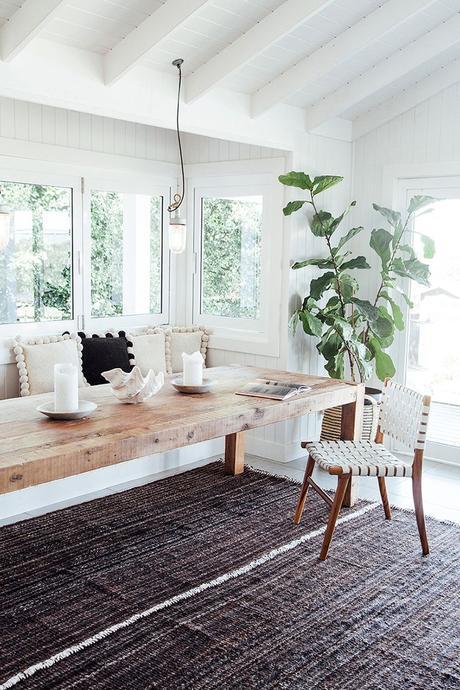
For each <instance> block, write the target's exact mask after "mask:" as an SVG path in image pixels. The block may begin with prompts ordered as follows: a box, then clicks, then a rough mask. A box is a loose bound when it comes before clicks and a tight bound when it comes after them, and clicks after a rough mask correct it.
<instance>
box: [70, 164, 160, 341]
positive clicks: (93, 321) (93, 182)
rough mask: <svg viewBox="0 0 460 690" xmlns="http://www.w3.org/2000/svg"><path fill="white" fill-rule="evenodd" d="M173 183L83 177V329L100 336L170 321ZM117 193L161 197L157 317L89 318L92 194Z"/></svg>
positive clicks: (134, 177) (131, 177) (117, 176)
mask: <svg viewBox="0 0 460 690" xmlns="http://www.w3.org/2000/svg"><path fill="white" fill-rule="evenodd" d="M172 182H173V181H172V180H168V181H164V180H159V179H158V178H157V177H149V176H146V175H142V176H140V175H132V174H131V175H129V177H128V176H126V175H125V174H115V173H114V174H101V175H94V174H92V175H88V176H86V177H85V178H84V193H83V246H84V252H85V253H84V256H85V266H84V269H83V295H84V297H83V301H84V309H83V314H84V330H85V331H88V332H89V331H91V332H94V333H99V332H102V331H104V330H107V329H110V328H113V327H114V326H117V327H119V328H121V329H129V328H137V327H139V326H156V325H159V324H166V323H169V318H170V293H169V283H170V252H169V247H168V222H169V214H168V210H167V207H168V203H169V199H170V197H171V186H172ZM93 190H94V191H96V190H97V191H107V192H118V193H121V194H123V193H125V194H146V195H149V196H161V197H163V227H162V281H161V312H160V313H159V314H150V313H148V314H133V315H123V314H120V315H117V316H109V317H93V316H92V315H91V192H92V191H93Z"/></svg>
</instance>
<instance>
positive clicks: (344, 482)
mask: <svg viewBox="0 0 460 690" xmlns="http://www.w3.org/2000/svg"><path fill="white" fill-rule="evenodd" d="M390 384H391V380H390V379H385V383H384V390H385V388H386V387H387V386H388V385H390ZM422 400H423V409H424V411H423V412H422V415H423V416H425V417H427V416H428V410H429V407H430V404H431V397H430V396H428V395H424V396H423V398H422ZM423 424H424V429H426V421H424V422H423ZM425 433H426V432H425V430H423V431H421V430H420V428H419V430H418V436H417V442H416V444H415V445H416V447H415V448H414V456H413V461H412V495H413V499H414V509H415V517H416V521H417V528H418V532H419V536H420V542H421V545H422V553H423V555H424V556H427V555H428V554H429V545H428V537H427V533H426V525H425V514H424V510H423V498H422V466H423V454H424V444H425ZM383 440H384V433H383V431H382V428H381V420H380V419H379V424H378V426H377V433H376V437H375V442H376V443H383ZM301 445H302V448H306V447H307V445H308V443H307V442H302V444H301ZM314 468H315V460H314V459H313V457H312V456H311V455H309V456H308V460H307V466H306V469H305V475H304V479H303V483H302V488H301V490H300V496H299V500H298V502H297V507H296V511H295V515H294V523H295V524H296V525H298V524H299V522H300V520H301V518H302V514H303V511H304V508H305V502H306V499H307V495H308V490H309V488H310V486H311V488H312V489H313V490H314V491H316V493H317V494H318V495H319V496H321V498H322V499H323V500H324V501H325V502H326V503H327V504H328V505H329V507H330V513H329V519H328V522H327V526H326V532H325V534H324V539H323V545H322V547H321V553H320V556H319V558H320V560H321V561H325V560H326V558H327V554H328V551H329V547H330V544H331V541H332V536H333V534H334V530H335V526H336V523H337V518H338V517H339V514H340V510H341V508H342V504H343V500H344V497H345V494H346V491H347V488H348V484H349V482H350V481H351V478H352V474H351V473H344V472H343V468H342V467H331V468H329V474H331V475H337V489H336V492H335V495H334V498H331V497H330V496H329V495H328V494H327V493H326V492H325V491H324V490H323V489H322V488H321V487H320V486H318V484H317V483H316V482H315V481H314V480H313V479H312V474H313V470H314ZM377 480H378V485H379V490H380V497H381V500H382V505H383V510H384V513H385V519H386V520H391V518H392V513H391V507H390V503H389V500H388V494H387V488H386V483H385V477H377Z"/></svg>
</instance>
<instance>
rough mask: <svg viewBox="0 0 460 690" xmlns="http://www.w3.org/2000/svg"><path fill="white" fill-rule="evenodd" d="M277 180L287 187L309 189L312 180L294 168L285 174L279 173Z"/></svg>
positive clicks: (311, 186) (311, 185)
mask: <svg viewBox="0 0 460 690" xmlns="http://www.w3.org/2000/svg"><path fill="white" fill-rule="evenodd" d="M278 180H279V181H280V182H281V184H284V185H286V186H287V187H298V188H299V189H309V190H311V189H312V188H313V182H312V180H311V179H310V176H309V175H306V174H305V173H303V172H295V171H294V170H291V172H288V173H286V174H285V175H280V176H279V177H278Z"/></svg>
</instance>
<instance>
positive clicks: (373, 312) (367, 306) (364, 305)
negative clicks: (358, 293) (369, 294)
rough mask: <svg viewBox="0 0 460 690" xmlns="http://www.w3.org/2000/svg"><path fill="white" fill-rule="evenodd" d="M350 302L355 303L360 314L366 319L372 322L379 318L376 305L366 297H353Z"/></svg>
mask: <svg viewBox="0 0 460 690" xmlns="http://www.w3.org/2000/svg"><path fill="white" fill-rule="evenodd" d="M350 302H351V303H352V304H354V305H355V307H356V309H357V310H358V312H359V313H360V314H361V316H364V318H365V319H366V321H370V322H371V323H373V322H374V321H377V319H379V318H380V312H379V310H378V309H377V307H374V305H373V304H371V303H370V302H369V301H368V300H367V299H358V298H357V297H353V298H352V299H351V300H350Z"/></svg>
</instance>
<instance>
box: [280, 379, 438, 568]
mask: <svg viewBox="0 0 460 690" xmlns="http://www.w3.org/2000/svg"><path fill="white" fill-rule="evenodd" d="M430 402H431V398H430V396H429V395H420V394H419V393H417V392H415V391H413V390H411V389H410V388H406V386H401V384H399V383H394V382H393V381H390V380H389V379H386V380H385V386H384V388H383V395H382V404H381V406H380V415H379V423H378V427H377V433H376V435H375V443H374V441H373V440H372V441H341V440H327V441H326V440H325V439H323V440H321V441H316V442H313V443H312V442H309V441H308V442H307V441H304V442H302V448H306V450H307V451H308V460H307V466H306V468H305V474H304V478H303V484H302V488H301V490H300V496H299V500H298V501H297V507H296V511H295V515H294V523H295V524H296V525H298V524H299V522H300V520H301V518H302V513H303V511H304V507H305V501H306V499H307V494H308V489H309V488H310V487H312V489H314V491H316V493H317V494H319V495H320V496H321V498H322V499H323V500H324V501H325V502H326V503H327V504H328V505H329V506H330V508H331V512H330V513H329V519H328V521H327V527H326V531H325V533H324V540H323V546H322V547H321V553H320V556H319V557H320V560H322V561H324V560H325V559H326V557H327V554H328V551H329V546H330V543H331V539H332V535H333V534H334V529H335V525H336V522H337V518H338V516H339V513H340V509H341V507H342V504H343V501H344V498H345V493H346V491H347V489H348V488H349V487H350V484H351V482H352V480H353V477H359V476H361V477H377V482H378V485H379V491H380V496H381V499H382V505H383V510H384V512H385V518H386V519H387V520H391V507H390V502H389V500H388V494H387V489H386V484H385V482H386V477H410V478H411V479H412V493H413V496H414V508H415V518H416V520H417V527H418V532H419V535H420V542H421V544H422V552H423V555H424V556H426V555H427V554H428V553H429V551H430V549H429V546H428V537H427V534H426V527H425V516H424V513H423V500H422V461H423V451H424V448H425V441H426V430H427V423H428V414H429V411H430ZM356 437H357V436H356V435H355V436H354V438H356ZM384 437H387V438H389V439H393V440H394V441H397V442H398V443H399V444H401V445H403V446H405V447H406V448H407V449H410V450H412V451H413V453H414V456H413V460H412V463H411V464H408V463H405V462H403V461H402V460H399V458H397V457H395V456H394V455H393V454H392V453H390V451H389V450H387V449H386V448H385V446H384V445H383V441H384ZM317 464H318V465H319V466H320V467H321V468H323V469H324V470H326V472H329V474H333V475H337V491H336V492H335V496H334V498H333V499H332V498H331V497H330V496H329V495H328V494H327V493H326V492H325V491H324V490H323V489H322V488H321V486H320V485H319V484H318V483H317V482H316V481H315V480H314V479H313V476H312V475H313V471H314V469H315V467H316V465H317Z"/></svg>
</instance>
